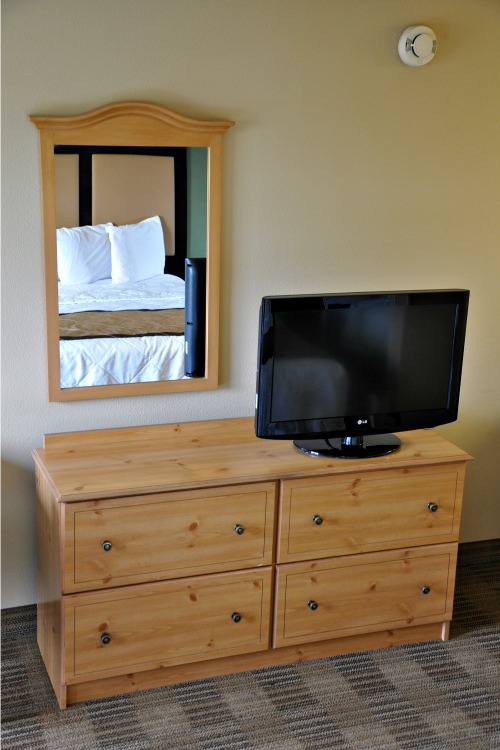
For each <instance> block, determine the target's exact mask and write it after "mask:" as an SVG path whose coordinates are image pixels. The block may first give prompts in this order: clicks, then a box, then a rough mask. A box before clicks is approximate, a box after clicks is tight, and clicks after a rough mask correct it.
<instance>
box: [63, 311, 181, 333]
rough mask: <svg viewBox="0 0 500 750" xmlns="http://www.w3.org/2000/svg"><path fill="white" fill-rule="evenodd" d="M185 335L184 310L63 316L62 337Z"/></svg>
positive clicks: (70, 314)
mask: <svg viewBox="0 0 500 750" xmlns="http://www.w3.org/2000/svg"><path fill="white" fill-rule="evenodd" d="M182 334H184V310H183V309H182V308H176V309H173V310H119V311H116V312H106V311H97V312H79V313H66V314H65V315H59V337H60V338H61V339H88V338H103V337H109V336H159V335H170V336H180V335H182Z"/></svg>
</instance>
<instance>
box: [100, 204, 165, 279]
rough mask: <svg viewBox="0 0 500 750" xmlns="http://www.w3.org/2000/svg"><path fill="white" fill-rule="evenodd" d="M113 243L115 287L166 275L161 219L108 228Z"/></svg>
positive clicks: (112, 277) (157, 217)
mask: <svg viewBox="0 0 500 750" xmlns="http://www.w3.org/2000/svg"><path fill="white" fill-rule="evenodd" d="M106 231H107V233H108V234H109V239H110V240H111V280H112V281H113V283H115V284H120V283H122V282H125V281H142V279H149V278H151V276H157V275H158V274H162V273H163V271H164V268H165V242H164V239H163V229H162V226H161V221H160V217H159V216H152V217H151V218H150V219H144V221H141V222H139V224H124V225H122V226H119V227H114V226H108V227H106Z"/></svg>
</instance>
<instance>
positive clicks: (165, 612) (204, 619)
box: [64, 568, 271, 683]
mask: <svg viewBox="0 0 500 750" xmlns="http://www.w3.org/2000/svg"><path fill="white" fill-rule="evenodd" d="M270 601H271V569H270V568H267V569H261V570H259V571H251V572H247V573H239V572H238V573H230V574H218V575H214V576H200V577H197V578H190V579H184V580H176V581H166V582H159V583H152V584H142V585H139V586H129V587H126V588H122V589H114V590H113V591H106V592H95V593H89V594H75V595H70V596H67V597H66V598H65V600H64V608H65V623H66V625H65V643H66V649H65V665H66V666H65V674H66V681H67V682H68V683H71V682H75V681H79V680H81V679H85V678H87V679H93V678H94V677H95V676H96V675H97V674H99V675H102V676H112V675H114V674H124V673H127V672H130V671H143V670H145V669H157V668H159V667H164V666H168V665H174V664H182V663H184V662H189V661H200V660H204V659H211V658H213V657H214V656H228V655H231V654H237V653H242V652H243V653H247V652H252V651H258V650H262V649H267V648H268V647H269V632H270ZM233 613H238V615H239V617H240V618H241V619H240V620H239V621H238V622H236V621H234V619H233V617H232V615H233ZM103 633H107V634H109V637H110V639H111V640H110V642H109V643H107V644H103V643H102V641H101V636H102V634H103Z"/></svg>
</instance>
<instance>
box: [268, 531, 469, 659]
mask: <svg viewBox="0 0 500 750" xmlns="http://www.w3.org/2000/svg"><path fill="white" fill-rule="evenodd" d="M443 546H444V547H446V550H440V549H438V551H436V549H435V548H432V547H425V548H420V549H418V550H405V551H398V552H397V553H396V552H393V553H370V554H366V555H362V556H361V555H356V556H353V557H348V558H338V559H337V558H335V559H333V560H330V561H322V562H321V563H310V564H304V563H295V564H294V563H292V564H289V565H283V566H280V568H279V571H278V590H277V620H276V636H275V645H277V646H284V645H289V644H296V643H304V642H307V641H311V640H325V639H329V638H335V637H342V636H345V635H353V634H356V633H366V632H372V631H376V630H385V629H386V628H391V627H399V628H401V627H406V626H409V625H418V624H425V623H428V622H441V621H443V622H444V621H446V620H449V619H451V610H452V605H453V586H454V580H455V579H454V567H455V563H456V550H455V546H453V545H443Z"/></svg>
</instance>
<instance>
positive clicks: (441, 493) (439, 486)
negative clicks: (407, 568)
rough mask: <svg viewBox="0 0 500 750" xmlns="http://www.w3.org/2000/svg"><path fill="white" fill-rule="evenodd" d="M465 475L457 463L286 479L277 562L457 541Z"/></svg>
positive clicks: (283, 489) (462, 468)
mask: <svg viewBox="0 0 500 750" xmlns="http://www.w3.org/2000/svg"><path fill="white" fill-rule="evenodd" d="M464 472H465V468H464V465H463V464H456V465H453V466H446V467H443V466H439V467H430V468H425V469H422V468H418V469H400V470H394V471H393V472H391V474H390V475H388V474H387V473H384V472H374V473H370V474H369V475H364V476H360V475H359V474H356V473H353V474H349V475H345V476H343V477H341V478H317V477H312V478H310V479H300V480H290V481H289V480H285V481H284V482H283V488H282V508H281V519H282V520H281V533H280V540H281V543H280V550H279V554H278V560H279V561H280V562H291V561H294V560H307V559H310V558H319V557H328V556H330V555H345V554H352V553H355V552H364V551H371V550H376V549H387V548H396V547H402V546H408V545H412V546H414V545H418V544H429V543H430V542H449V541H458V526H459V525H458V518H459V515H460V514H459V510H460V508H456V504H457V503H458V504H460V501H461V497H462V485H463V481H464ZM429 504H430V505H431V507H434V506H437V510H434V511H433V510H431V509H430V508H429ZM317 522H319V523H317Z"/></svg>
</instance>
